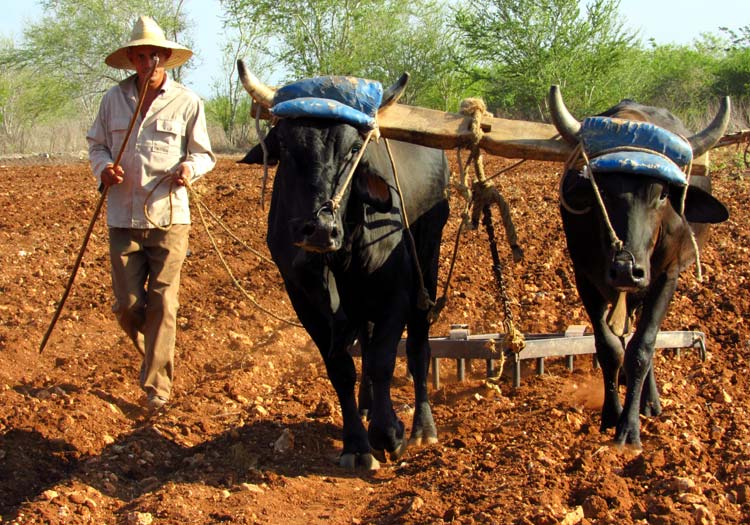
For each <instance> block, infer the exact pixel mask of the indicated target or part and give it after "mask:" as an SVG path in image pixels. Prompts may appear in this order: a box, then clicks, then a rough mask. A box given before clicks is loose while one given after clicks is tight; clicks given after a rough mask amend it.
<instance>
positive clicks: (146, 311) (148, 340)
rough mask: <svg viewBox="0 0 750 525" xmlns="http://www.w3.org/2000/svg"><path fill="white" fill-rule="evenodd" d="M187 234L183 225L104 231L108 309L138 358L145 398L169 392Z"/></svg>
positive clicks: (185, 225)
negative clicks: (110, 302) (108, 267)
mask: <svg viewBox="0 0 750 525" xmlns="http://www.w3.org/2000/svg"><path fill="white" fill-rule="evenodd" d="M189 233H190V225H189V224H174V225H172V227H171V228H169V230H166V231H163V230H158V229H128V228H110V229H109V256H110V260H111V262H112V289H113V291H114V295H115V302H114V304H113V306H112V311H113V312H114V313H115V316H116V317H117V320H118V321H119V323H120V326H121V327H122V329H123V330H124V331H125V333H126V334H127V335H128V336H129V337H130V339H131V340H132V341H133V344H134V345H135V347H136V349H138V351H139V352H140V353H141V355H142V356H143V362H142V364H141V375H140V383H141V388H143V390H144V391H145V392H146V394H148V395H149V396H152V395H159V396H161V397H163V398H165V399H169V394H170V392H171V390H172V381H173V379H174V345H175V334H176V332H177V308H178V306H179V288H180V269H181V268H182V263H183V261H184V260H185V255H186V253H187V247H188V237H189Z"/></svg>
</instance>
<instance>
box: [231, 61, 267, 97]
mask: <svg viewBox="0 0 750 525" xmlns="http://www.w3.org/2000/svg"><path fill="white" fill-rule="evenodd" d="M237 72H238V73H239V74H240V80H241V81H242V85H243V86H244V87H245V91H247V92H248V93H249V94H250V96H251V97H253V98H254V99H255V101H256V102H257V103H258V104H260V105H261V106H263V107H264V108H270V107H271V106H273V95H274V90H273V89H271V88H270V87H268V86H267V85H265V84H264V83H263V82H261V81H260V80H258V77H256V76H255V75H253V74H252V73H250V72H249V71H248V70H247V69H246V68H245V64H244V63H243V62H242V59H239V60H237Z"/></svg>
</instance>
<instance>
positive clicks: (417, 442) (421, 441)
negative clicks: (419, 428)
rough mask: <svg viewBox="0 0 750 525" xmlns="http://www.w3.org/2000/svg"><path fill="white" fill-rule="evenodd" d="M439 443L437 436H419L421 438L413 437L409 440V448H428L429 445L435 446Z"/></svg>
mask: <svg viewBox="0 0 750 525" xmlns="http://www.w3.org/2000/svg"><path fill="white" fill-rule="evenodd" d="M437 442H438V438H437V437H435V436H426V437H425V436H419V437H412V438H411V439H410V440H409V446H413V447H421V446H422V445H424V446H428V445H434V444H435V443H437Z"/></svg>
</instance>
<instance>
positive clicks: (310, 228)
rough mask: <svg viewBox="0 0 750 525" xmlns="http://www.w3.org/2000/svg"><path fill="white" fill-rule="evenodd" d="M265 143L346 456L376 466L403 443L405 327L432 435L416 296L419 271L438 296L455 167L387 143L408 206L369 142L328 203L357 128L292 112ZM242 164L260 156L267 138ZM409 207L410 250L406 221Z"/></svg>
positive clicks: (274, 207) (301, 305)
mask: <svg viewBox="0 0 750 525" xmlns="http://www.w3.org/2000/svg"><path fill="white" fill-rule="evenodd" d="M238 66H239V72H240V77H241V79H242V81H243V85H244V86H245V89H246V90H247V91H248V92H249V93H250V95H251V96H252V97H253V98H254V99H255V100H256V102H258V103H259V104H261V105H262V106H265V107H270V105H271V103H272V96H273V93H274V91H273V90H271V89H270V88H268V87H266V86H264V85H263V84H261V83H260V82H258V80H257V79H256V78H255V77H254V76H252V75H251V74H249V73H248V72H247V71H246V70H245V68H244V66H243V65H242V63H241V62H240V63H238ZM407 78H408V77H407V76H406V75H405V76H403V77H402V79H401V80H400V81H399V82H397V83H396V84H394V85H393V86H392V87H391V88H389V89H387V90H386V91H385V92H384V94H383V102H382V104H381V108H382V107H385V105H387V104H389V103H391V102H393V101H394V100H395V99H396V98H398V96H399V95H400V94H401V92H402V91H403V88H404V86H405V83H406V79H407ZM265 144H266V147H267V159H266V160H267V161H268V162H269V163H270V164H276V163H277V162H278V168H277V171H276V175H275V178H274V183H273V193H272V197H271V206H270V210H269V215H268V232H267V236H266V241H267V244H268V247H269V249H270V252H271V255H272V257H273V260H274V262H275V263H276V265H277V266H278V268H279V271H280V272H281V276H282V278H283V281H284V285H285V286H286V290H287V292H288V295H289V298H290V300H291V302H292V305H293V307H294V310H295V311H296V313H297V316H298V318H299V320H300V321H301V322H302V324H303V326H304V327H305V329H306V330H307V332H308V333H309V334H310V337H311V338H312V339H313V341H314V342H315V344H316V345H317V347H318V349H319V350H320V353H321V355H322V357H323V360H324V362H325V366H326V370H327V373H328V377H329V379H330V381H331V383H332V385H333V388H334V389H335V391H336V394H337V396H338V399H339V403H340V405H341V411H342V415H343V425H344V428H343V451H342V454H341V457H340V465H341V466H344V467H348V468H352V467H355V466H364V467H366V468H371V469H374V468H378V466H379V463H378V459H379V460H380V461H384V460H385V452H388V454H389V456H390V457H391V459H395V458H397V457H399V456H400V455H401V454H402V453H403V451H404V450H405V448H406V440H405V436H404V424H403V423H402V422H401V421H400V420H399V418H398V416H397V415H396V413H395V411H394V410H393V406H392V402H391V397H390V386H391V380H392V376H393V371H394V367H395V361H396V351H397V346H398V343H399V341H400V339H401V336H402V333H403V330H404V327H406V328H407V340H406V354H407V360H408V367H409V372H410V373H411V376H412V377H413V380H414V393H415V410H414V418H413V424H412V430H411V441H412V442H416V443H417V444H421V443H434V442H436V441H437V430H436V427H435V423H434V421H433V417H432V412H431V409H430V404H429V400H428V394H427V373H428V368H429V363H430V347H429V344H428V328H429V323H428V317H427V313H428V312H427V310H426V309H425V308H424V306H425V305H424V304H420V300H419V297H420V292H421V291H422V290H424V288H422V287H421V282H420V281H422V280H421V279H420V278H419V273H421V274H422V275H423V282H424V287H425V288H426V291H427V293H428V295H429V297H430V298H431V299H432V300H434V298H435V293H436V288H437V270H438V256H439V249H440V241H441V237H442V230H443V226H444V225H445V222H446V220H447V218H448V211H449V210H448V201H447V194H446V188H447V184H448V179H449V174H450V173H449V169H448V164H447V160H446V158H445V155H444V153H443V152H441V151H438V150H433V149H429V148H425V147H420V146H415V145H412V144H407V143H402V142H391V143H390V145H391V149H392V151H393V158H394V161H395V165H396V167H397V173H398V175H399V179H400V180H399V181H398V182H399V183H400V187H401V191H402V194H403V199H404V203H403V204H402V202H401V200H400V198H399V196H398V195H399V194H398V191H397V185H396V182H397V181H396V180H395V179H394V173H393V170H392V168H391V162H390V159H389V156H388V153H387V151H386V147H385V144H384V141H382V140H381V141H379V142H378V143H374V142H371V143H370V144H369V145H368V146H367V147H366V148H367V149H366V150H365V152H364V154H363V156H362V159H361V161H360V162H359V164H358V165H357V167H356V171H355V173H354V177H353V179H352V181H351V184H350V185H349V186H348V187H345V189H344V190H343V199H342V200H341V202H340V205H339V206H331V203H330V201H331V199H332V198H333V196H334V195H335V194H337V193H338V192H340V191H341V188H342V185H344V184H345V182H344V181H345V179H346V176H347V173H348V172H349V170H350V168H351V166H352V165H353V161H354V159H355V157H356V156H357V153H358V152H359V150H360V149H361V148H362V147H363V137H362V135H361V134H360V132H359V131H358V130H357V129H355V128H354V127H353V126H351V125H349V124H345V123H341V122H339V121H335V120H326V119H315V118H287V119H281V120H280V121H279V122H278V123H277V124H276V125H275V126H274V127H273V128H272V129H271V131H270V132H269V134H268V137H267V138H266V139H265ZM241 162H245V163H249V164H253V163H262V162H263V152H262V149H261V145H258V146H256V147H254V148H253V149H252V150H251V151H250V152H249V153H248V154H247V155H246V156H245V158H244V159H243V160H242V161H241ZM404 205H405V206H404ZM404 207H405V208H406V213H407V214H408V215H407V218H408V221H409V226H410V231H411V234H412V235H413V240H414V251H413V250H412V247H411V240H410V239H409V237H408V234H407V233H406V232H405V229H404V222H403V221H402V216H401V212H402V210H403V208H404ZM413 253H416V255H417V259H418V261H415V260H414V257H413ZM422 303H423V301H422ZM355 339H356V340H358V341H359V344H360V346H361V349H362V380H361V383H360V389H359V397H358V398H357V397H356V396H355V385H356V381H357V378H356V370H355V364H354V361H353V359H352V357H351V356H350V354H349V352H348V349H349V348H350V346H351V345H352V344H353V342H354V341H355ZM358 402H359V403H358ZM358 404H359V407H358ZM364 414H366V415H367V418H368V419H369V425H368V428H367V429H365V426H364V423H363V420H362V418H361V417H360V416H361V415H364Z"/></svg>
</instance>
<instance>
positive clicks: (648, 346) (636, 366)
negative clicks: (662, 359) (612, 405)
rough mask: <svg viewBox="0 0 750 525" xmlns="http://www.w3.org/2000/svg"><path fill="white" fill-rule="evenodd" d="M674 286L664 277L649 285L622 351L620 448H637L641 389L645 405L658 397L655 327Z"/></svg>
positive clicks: (618, 437)
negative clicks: (624, 382)
mask: <svg viewBox="0 0 750 525" xmlns="http://www.w3.org/2000/svg"><path fill="white" fill-rule="evenodd" d="M676 286H677V279H676V278H674V279H672V278H667V277H666V276H662V277H660V278H659V280H658V281H657V282H655V283H653V287H652V290H651V292H650V293H649V295H648V297H646V299H645V301H644V306H643V314H642V316H641V319H640V322H639V324H638V328H637V329H636V332H635V334H634V335H633V338H632V339H631V340H630V342H629V343H628V346H627V349H626V351H625V373H626V375H627V378H628V382H627V391H626V392H625V403H624V405H623V410H622V414H620V420H619V421H618V422H617V428H616V431H615V442H616V443H618V444H620V445H624V444H629V445H633V446H636V447H640V446H641V422H640V419H639V413H640V411H641V400H642V392H643V390H644V388H645V389H646V394H645V397H647V398H648V402H649V403H651V404H653V403H654V400H655V399H658V397H659V394H658V391H657V390H656V380H655V378H654V377H653V357H654V345H655V344H656V336H657V334H658V333H659V326H661V322H662V320H663V319H664V316H665V315H666V313H667V307H668V306H669V302H670V301H671V300H672V295H673V294H674V290H675V288H676ZM652 388H653V390H652ZM650 396H655V397H650ZM659 408H660V404H659Z"/></svg>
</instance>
